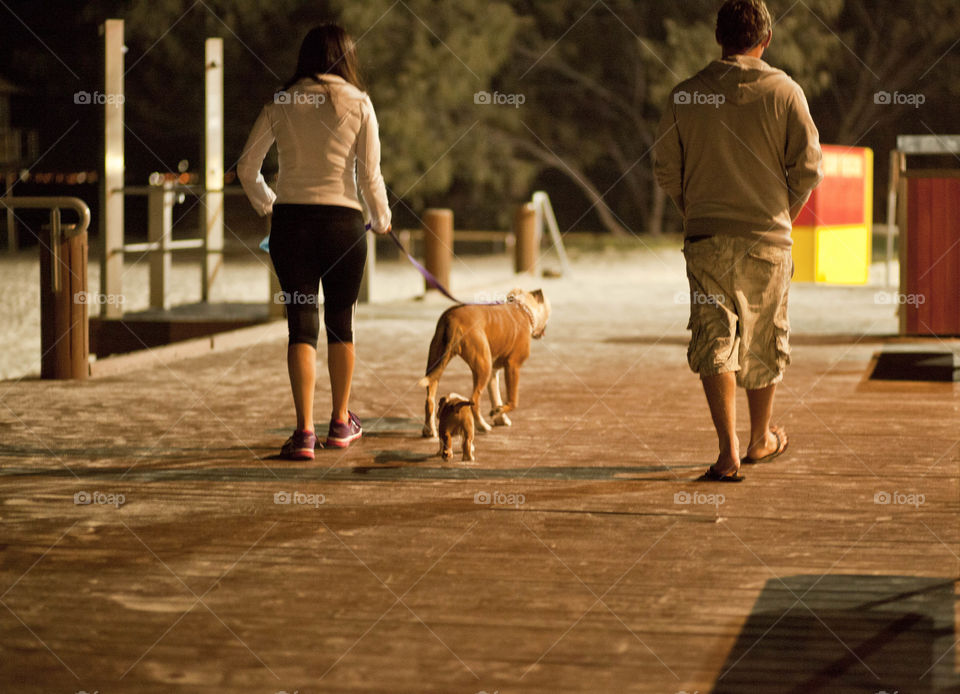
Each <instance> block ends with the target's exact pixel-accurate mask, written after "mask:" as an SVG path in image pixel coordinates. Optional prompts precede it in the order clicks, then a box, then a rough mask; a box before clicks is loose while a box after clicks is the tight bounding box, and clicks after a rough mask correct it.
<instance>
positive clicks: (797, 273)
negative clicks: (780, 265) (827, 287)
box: [791, 226, 817, 282]
mask: <svg viewBox="0 0 960 694" xmlns="http://www.w3.org/2000/svg"><path fill="white" fill-rule="evenodd" d="M792 237H793V248H792V249H791V252H792V254H793V281H794V282H814V281H816V279H817V278H816V259H817V241H816V231H815V230H814V227H810V226H797V227H794V228H793V234H792Z"/></svg>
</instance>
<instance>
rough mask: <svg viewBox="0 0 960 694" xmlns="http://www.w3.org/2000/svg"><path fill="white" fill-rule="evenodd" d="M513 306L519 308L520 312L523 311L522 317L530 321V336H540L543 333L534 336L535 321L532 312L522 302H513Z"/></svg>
mask: <svg viewBox="0 0 960 694" xmlns="http://www.w3.org/2000/svg"><path fill="white" fill-rule="evenodd" d="M513 304H514V305H515V306H517V307H519V308H520V310H521V311H523V315H525V316H526V317H527V320H528V321H530V334H531V335H533V336H534V337H540V336H542V335H543V333H541V334H540V335H537V334H536V327H537V319H536V318H534V316H533V310H532V309H531V308H530V307H529V306H527V305H526V304H525V303H523V302H522V301H514V302H513Z"/></svg>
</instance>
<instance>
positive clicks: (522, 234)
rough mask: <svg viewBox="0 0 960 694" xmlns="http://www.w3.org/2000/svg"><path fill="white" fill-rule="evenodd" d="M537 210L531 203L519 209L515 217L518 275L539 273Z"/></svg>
mask: <svg viewBox="0 0 960 694" xmlns="http://www.w3.org/2000/svg"><path fill="white" fill-rule="evenodd" d="M537 216H538V215H537V209H536V207H535V206H534V205H533V204H532V203H529V202H525V203H523V204H522V205H520V206H519V207H517V212H516V214H515V215H514V217H513V233H514V235H515V237H516V245H515V246H514V265H513V267H514V271H515V272H517V273H521V272H529V273H530V274H536V273H537V263H538V260H539V259H538V257H537V256H538V255H539V250H540V243H539V239H538V238H537V236H538V235H537Z"/></svg>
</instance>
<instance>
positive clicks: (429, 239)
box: [423, 208, 453, 292]
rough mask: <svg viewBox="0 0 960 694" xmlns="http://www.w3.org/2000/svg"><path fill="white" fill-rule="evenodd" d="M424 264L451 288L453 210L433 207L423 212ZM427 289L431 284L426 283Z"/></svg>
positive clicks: (445, 285)
mask: <svg viewBox="0 0 960 694" xmlns="http://www.w3.org/2000/svg"><path fill="white" fill-rule="evenodd" d="M423 243H424V261H425V262H424V266H425V267H426V268H427V270H429V271H430V273H431V274H433V276H434V277H436V278H437V280H438V281H439V282H440V284H442V285H443V286H444V287H446V288H447V289H450V266H451V265H452V263H453V210H447V209H437V208H431V209H429V210H427V211H426V212H424V213H423ZM424 285H425V290H426V291H428V292H429V291H430V289H431V287H430V285H428V284H426V283H424Z"/></svg>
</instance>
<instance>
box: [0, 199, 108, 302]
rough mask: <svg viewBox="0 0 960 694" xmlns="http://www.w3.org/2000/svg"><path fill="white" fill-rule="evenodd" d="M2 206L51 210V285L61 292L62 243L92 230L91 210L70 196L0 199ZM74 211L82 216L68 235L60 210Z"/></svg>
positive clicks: (9, 208)
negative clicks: (65, 231) (59, 267)
mask: <svg viewBox="0 0 960 694" xmlns="http://www.w3.org/2000/svg"><path fill="white" fill-rule="evenodd" d="M0 206H2V207H4V208H5V209H8V210H13V209H16V208H18V207H25V208H32V209H48V210H50V255H51V256H52V260H51V266H52V268H53V271H52V272H51V273H50V278H51V285H52V289H53V291H54V292H59V291H60V273H59V271H58V270H57V266H58V265H59V264H60V242H61V241H62V240H63V239H68V238H70V237H71V236H77V235H78V234H83V233H84V232H86V231H87V229H89V228H90V208H89V207H88V206H87V203H85V202H84V201H83V200H81V199H80V198H75V197H70V196H49V197H42V196H24V197H19V196H17V197H10V196H3V197H0ZM64 209H68V210H73V211H74V212H76V213H77V214H78V215H80V221H79V222H78V223H77V224H76V226H73V227H71V228H70V229H69V230H67V231H68V233H64V229H63V225H62V224H61V223H60V210H64Z"/></svg>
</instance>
